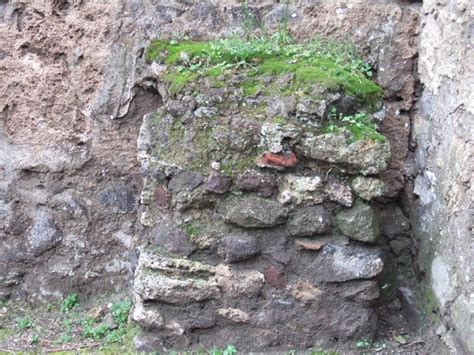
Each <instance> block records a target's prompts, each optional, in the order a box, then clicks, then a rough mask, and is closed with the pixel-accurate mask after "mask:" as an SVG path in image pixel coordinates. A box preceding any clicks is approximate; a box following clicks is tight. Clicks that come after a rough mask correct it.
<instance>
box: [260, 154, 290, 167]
mask: <svg viewBox="0 0 474 355" xmlns="http://www.w3.org/2000/svg"><path fill="white" fill-rule="evenodd" d="M257 165H258V166H259V167H261V168H274V169H285V168H294V167H295V166H296V165H298V158H296V154H295V153H293V152H289V153H271V152H265V153H263V154H262V155H261V156H260V157H259V158H258V159H257Z"/></svg>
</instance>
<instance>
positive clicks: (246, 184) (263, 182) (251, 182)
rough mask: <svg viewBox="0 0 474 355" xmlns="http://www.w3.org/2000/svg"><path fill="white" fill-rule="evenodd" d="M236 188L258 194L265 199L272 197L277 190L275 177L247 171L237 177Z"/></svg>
mask: <svg viewBox="0 0 474 355" xmlns="http://www.w3.org/2000/svg"><path fill="white" fill-rule="evenodd" d="M234 184H235V186H236V187H237V188H238V189H240V190H242V191H250V192H258V193H259V195H261V196H263V197H270V196H271V195H273V193H274V192H275V190H276V187H277V182H276V179H275V177H273V176H272V175H268V174H262V173H259V172H257V171H255V170H247V171H246V172H244V173H242V174H240V175H239V176H237V178H236V180H235V182H234Z"/></svg>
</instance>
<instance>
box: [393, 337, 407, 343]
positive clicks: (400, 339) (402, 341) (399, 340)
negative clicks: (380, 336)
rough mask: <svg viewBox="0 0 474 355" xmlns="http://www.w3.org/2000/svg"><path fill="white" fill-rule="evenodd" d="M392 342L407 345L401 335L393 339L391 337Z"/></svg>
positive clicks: (405, 339)
mask: <svg viewBox="0 0 474 355" xmlns="http://www.w3.org/2000/svg"><path fill="white" fill-rule="evenodd" d="M393 340H395V341H396V342H397V343H399V344H402V345H405V344H406V343H407V338H406V337H405V336H403V335H396V336H395V337H393Z"/></svg>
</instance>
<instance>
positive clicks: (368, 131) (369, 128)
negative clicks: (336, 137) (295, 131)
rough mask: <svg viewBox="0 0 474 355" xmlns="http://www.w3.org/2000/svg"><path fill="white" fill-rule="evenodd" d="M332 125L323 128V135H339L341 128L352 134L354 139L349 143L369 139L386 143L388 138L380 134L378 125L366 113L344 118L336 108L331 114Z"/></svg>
mask: <svg viewBox="0 0 474 355" xmlns="http://www.w3.org/2000/svg"><path fill="white" fill-rule="evenodd" d="M329 119H330V123H329V124H328V125H326V126H325V127H323V128H322V130H321V132H322V133H334V134H339V133H340V128H345V129H347V130H348V131H349V132H351V133H352V138H351V139H350V140H349V142H348V143H351V142H355V141H360V140H364V139H369V140H372V141H378V142H385V140H386V138H385V136H384V135H383V134H381V133H380V132H378V130H377V126H376V124H375V123H374V122H373V121H372V119H371V118H370V116H369V115H367V114H366V113H365V112H358V113H356V114H355V115H350V116H343V115H342V114H338V113H337V112H336V109H335V108H332V109H331V110H330V113H329Z"/></svg>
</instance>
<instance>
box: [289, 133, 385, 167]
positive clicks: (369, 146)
mask: <svg viewBox="0 0 474 355" xmlns="http://www.w3.org/2000/svg"><path fill="white" fill-rule="evenodd" d="M341 131H342V132H341V133H338V134H333V133H328V134H321V135H317V136H308V137H307V138H305V139H303V140H302V141H301V143H300V144H299V145H298V146H297V148H298V150H299V151H300V152H301V154H302V155H303V156H304V157H306V158H308V159H312V160H316V161H321V162H327V163H333V164H340V165H342V166H343V167H346V169H347V170H348V171H356V172H360V173H361V174H363V175H369V174H377V173H379V172H381V171H383V170H385V169H386V168H387V167H388V163H389V160H390V144H389V143H388V142H380V141H373V140H368V139H364V140H360V141H355V142H352V143H348V139H350V134H349V133H348V132H347V131H345V130H341Z"/></svg>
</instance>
